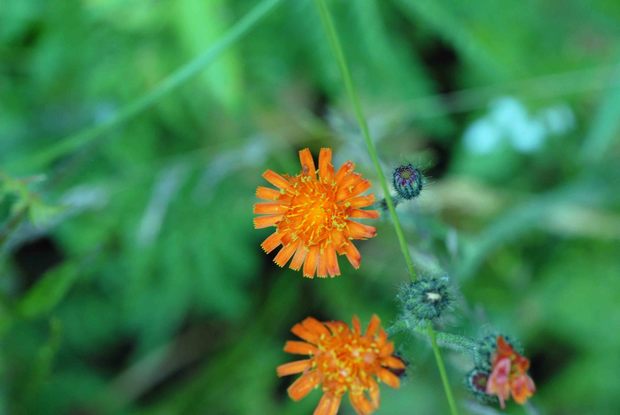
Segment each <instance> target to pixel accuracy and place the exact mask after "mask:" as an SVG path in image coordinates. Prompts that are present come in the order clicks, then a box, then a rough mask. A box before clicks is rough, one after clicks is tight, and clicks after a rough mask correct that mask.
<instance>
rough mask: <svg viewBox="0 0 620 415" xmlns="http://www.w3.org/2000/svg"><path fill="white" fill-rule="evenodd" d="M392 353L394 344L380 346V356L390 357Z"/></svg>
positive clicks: (388, 343)
mask: <svg viewBox="0 0 620 415" xmlns="http://www.w3.org/2000/svg"><path fill="white" fill-rule="evenodd" d="M392 353H394V343H392V342H387V343H385V344H384V345H383V346H381V350H380V351H379V354H380V355H381V356H391V355H392Z"/></svg>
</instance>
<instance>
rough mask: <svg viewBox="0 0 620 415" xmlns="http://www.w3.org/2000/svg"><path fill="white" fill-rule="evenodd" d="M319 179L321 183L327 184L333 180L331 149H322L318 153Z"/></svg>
mask: <svg viewBox="0 0 620 415" xmlns="http://www.w3.org/2000/svg"><path fill="white" fill-rule="evenodd" d="M319 177H320V178H321V181H322V182H323V183H329V182H331V181H332V180H333V178H334V166H333V165H332V150H331V148H322V149H321V152H320V153H319Z"/></svg>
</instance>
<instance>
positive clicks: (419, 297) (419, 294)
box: [397, 276, 453, 322]
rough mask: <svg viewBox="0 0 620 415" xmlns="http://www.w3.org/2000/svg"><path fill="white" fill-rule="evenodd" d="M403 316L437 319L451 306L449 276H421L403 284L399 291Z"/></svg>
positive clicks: (414, 318) (426, 319)
mask: <svg viewBox="0 0 620 415" xmlns="http://www.w3.org/2000/svg"><path fill="white" fill-rule="evenodd" d="M397 298H398V300H399V302H400V305H401V309H402V317H403V318H405V319H413V320H414V321H416V322H421V321H428V320H431V321H432V320H437V319H439V318H440V317H441V316H442V314H443V312H444V311H445V310H447V309H448V308H450V307H451V305H452V302H453V296H452V294H451V293H450V289H449V287H448V277H447V276H445V277H441V278H420V279H419V280H417V281H413V282H409V283H406V284H403V285H402V286H401V288H400V291H399V293H398V297H397Z"/></svg>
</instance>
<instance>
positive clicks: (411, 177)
mask: <svg viewBox="0 0 620 415" xmlns="http://www.w3.org/2000/svg"><path fill="white" fill-rule="evenodd" d="M392 184H393V185H394V190H396V193H398V196H400V197H401V198H402V199H405V200H410V199H413V198H415V197H416V196H418V195H419V194H420V192H421V191H422V187H423V185H424V178H423V176H422V173H421V172H420V170H419V169H418V168H416V167H414V166H413V164H411V163H407V164H403V165H400V166H398V167H397V168H395V169H394V173H392Z"/></svg>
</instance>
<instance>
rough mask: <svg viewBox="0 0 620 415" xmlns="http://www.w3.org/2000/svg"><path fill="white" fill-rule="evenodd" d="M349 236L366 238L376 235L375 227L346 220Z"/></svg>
mask: <svg viewBox="0 0 620 415" xmlns="http://www.w3.org/2000/svg"><path fill="white" fill-rule="evenodd" d="M347 229H348V230H349V237H351V238H353V239H368V238H374V237H375V236H377V229H376V228H375V227H374V226H369V225H364V224H363V223H358V222H353V221H351V220H348V221H347Z"/></svg>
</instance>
